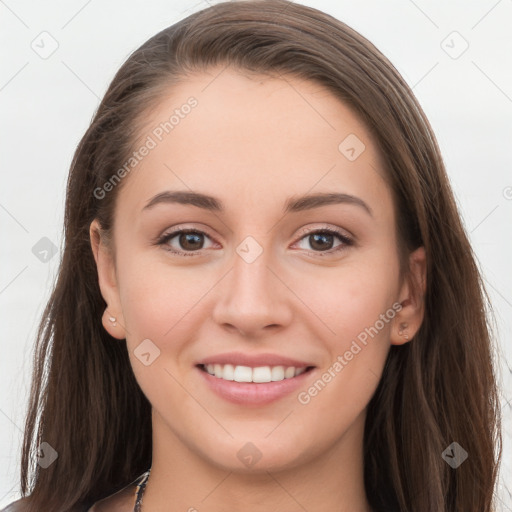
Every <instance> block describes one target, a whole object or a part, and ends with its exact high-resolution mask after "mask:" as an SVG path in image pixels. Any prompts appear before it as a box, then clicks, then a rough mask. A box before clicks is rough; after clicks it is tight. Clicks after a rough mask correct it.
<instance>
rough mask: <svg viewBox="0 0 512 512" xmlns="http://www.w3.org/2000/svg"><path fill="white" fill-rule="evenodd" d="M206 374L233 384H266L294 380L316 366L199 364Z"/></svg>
mask: <svg viewBox="0 0 512 512" xmlns="http://www.w3.org/2000/svg"><path fill="white" fill-rule="evenodd" d="M197 367H198V368H199V369H200V370H202V371H203V372H205V373H208V374H209V375H211V376H213V377H217V378H218V379H222V380H225V381H232V382H250V383H253V384H264V383H268V382H280V381H283V380H288V379H293V378H294V377H298V376H299V375H302V374H303V373H307V372H309V371H311V370H312V369H313V368H314V366H302V367H295V366H281V365H278V366H256V367H251V366H241V365H232V364H198V365H197Z"/></svg>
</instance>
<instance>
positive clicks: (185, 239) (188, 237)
mask: <svg viewBox="0 0 512 512" xmlns="http://www.w3.org/2000/svg"><path fill="white" fill-rule="evenodd" d="M194 242H195V243H196V244H199V247H198V246H197V245H194ZM180 245H181V246H182V247H183V248H184V249H200V248H201V245H202V244H201V235H200V234H198V233H183V234H182V235H181V236H180Z"/></svg>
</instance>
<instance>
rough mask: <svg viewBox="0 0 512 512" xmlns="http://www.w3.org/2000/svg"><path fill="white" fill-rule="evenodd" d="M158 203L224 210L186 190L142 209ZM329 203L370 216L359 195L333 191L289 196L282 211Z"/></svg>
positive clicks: (167, 194) (215, 201)
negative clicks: (354, 208)
mask: <svg viewBox="0 0 512 512" xmlns="http://www.w3.org/2000/svg"><path fill="white" fill-rule="evenodd" d="M159 204H185V205H191V206H196V207H198V208H202V209H204V210H208V211H212V212H219V213H222V212H224V211H225V209H224V205H223V203H222V201H220V200H219V199H217V198H215V197H213V196H209V195H206V194H202V193H199V192H193V191H187V190H176V191H169V190H168V191H165V192H161V193H160V194H157V195H156V196H154V197H152V198H151V199H150V200H149V201H148V203H147V204H146V206H144V208H143V209H142V211H145V210H149V209H151V208H153V207H155V206H156V205H159ZM331 204H351V205H355V206H359V207H361V208H362V209H363V210H365V211H366V212H367V213H368V214H369V215H370V216H372V209H371V208H370V207H369V206H368V205H367V204H366V203H365V202H364V201H363V200H362V199H360V198H359V197H356V196H353V195H350V194H344V193H335V192H318V193H316V194H309V195H303V196H299V197H290V198H289V199H288V200H287V201H286V203H285V205H284V209H283V213H285V214H286V213H293V212H301V211H304V210H311V209H313V208H320V207H321V206H327V205H331Z"/></svg>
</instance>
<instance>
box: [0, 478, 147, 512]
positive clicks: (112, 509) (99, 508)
mask: <svg viewBox="0 0 512 512" xmlns="http://www.w3.org/2000/svg"><path fill="white" fill-rule="evenodd" d="M141 478H142V477H139V478H137V480H135V481H133V482H132V483H131V484H129V485H127V486H126V487H123V488H122V489H121V490H120V491H118V492H116V493H114V494H111V495H110V496H107V497H106V498H103V499H102V500H100V501H97V502H96V503H94V505H93V506H92V507H90V508H89V509H88V510H87V512H133V507H134V505H135V492H136V490H137V485H138V484H139V482H140V481H141ZM27 501H28V499H27V498H21V499H19V500H17V501H14V502H12V503H11V504H9V505H7V507H6V508H3V509H1V510H0V512H25V510H26V504H27Z"/></svg>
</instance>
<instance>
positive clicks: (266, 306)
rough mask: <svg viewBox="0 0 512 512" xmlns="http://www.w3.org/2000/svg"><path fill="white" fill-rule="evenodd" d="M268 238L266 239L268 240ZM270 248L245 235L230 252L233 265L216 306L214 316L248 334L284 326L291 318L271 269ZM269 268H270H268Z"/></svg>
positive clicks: (217, 319)
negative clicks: (232, 253) (275, 326)
mask: <svg viewBox="0 0 512 512" xmlns="http://www.w3.org/2000/svg"><path fill="white" fill-rule="evenodd" d="M269 240H270V239H269V238H267V241H269ZM271 252H272V251H271V249H270V247H265V248H264V247H263V243H261V244H260V243H258V242H257V241H256V240H255V239H254V238H252V237H247V238H246V239H244V240H243V241H242V242H241V243H240V244H239V245H238V247H236V253H235V254H234V255H233V259H232V268H231V272H229V274H228V276H226V279H225V283H224V285H223V286H222V291H221V294H220V297H219V300H218V301H217V303H216V306H215V315H214V316H215V319H216V321H217V322H218V323H220V324H231V325H233V326H235V327H236V328H238V329H239V330H241V331H243V332H244V333H249V332H251V331H255V330H258V329H262V328H264V327H266V326H269V325H284V324H285V323H287V322H288V321H289V319H290V317H291V312H290V309H289V304H288V301H287V297H286V296H285V295H286V293H285V290H284V287H283V286H282V284H280V283H279V280H278V279H277V278H276V276H275V275H274V272H275V271H274V272H273V271H271V270H270V268H272V266H273V264H272V261H271V260H272V258H271ZM269 267H270V268H269Z"/></svg>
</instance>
